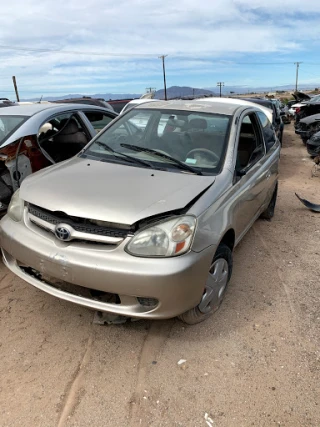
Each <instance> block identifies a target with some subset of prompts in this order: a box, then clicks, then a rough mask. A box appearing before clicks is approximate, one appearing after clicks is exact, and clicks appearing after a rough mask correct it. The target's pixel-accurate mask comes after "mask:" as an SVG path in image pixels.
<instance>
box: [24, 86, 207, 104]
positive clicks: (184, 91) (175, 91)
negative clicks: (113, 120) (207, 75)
mask: <svg viewBox="0 0 320 427" xmlns="http://www.w3.org/2000/svg"><path fill="white" fill-rule="evenodd" d="M192 95H195V96H198V95H215V93H214V92H212V91H211V90H209V89H199V88H192V87H189V86H171V87H169V88H167V98H168V99H172V98H179V97H183V96H192ZM83 96H86V97H88V96H89V97H91V98H102V99H105V100H106V101H109V100H111V99H133V98H140V97H141V96H142V94H141V93H96V94H94V95H83V94H80V93H72V94H71V93H70V94H68V95H61V96H43V98H42V100H43V101H57V100H59V99H61V100H62V99H70V98H82V97H83ZM155 98H156V99H164V89H161V90H158V91H156V93H155ZM39 99H40V98H28V99H23V100H22V101H39Z"/></svg>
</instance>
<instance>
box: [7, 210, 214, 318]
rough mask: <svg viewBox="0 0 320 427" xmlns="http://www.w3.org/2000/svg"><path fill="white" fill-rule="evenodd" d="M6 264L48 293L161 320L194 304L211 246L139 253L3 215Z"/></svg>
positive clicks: (102, 307) (197, 300) (211, 254)
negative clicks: (161, 254) (64, 238)
mask: <svg viewBox="0 0 320 427" xmlns="http://www.w3.org/2000/svg"><path fill="white" fill-rule="evenodd" d="M0 243H1V247H2V254H3V260H4V263H5V265H6V266H7V267H8V268H9V269H10V270H11V271H12V272H13V273H15V274H16V275H17V276H19V277H20V278H22V279H23V280H25V281H26V282H28V283H30V284H31V285H33V286H35V287H36V288H38V289H41V290H43V291H44V292H47V293H48V294H50V295H53V296H55V297H58V298H61V299H64V300H66V301H70V302H73V303H76V304H79V305H82V306H85V307H89V308H91V309H94V310H99V311H104V312H109V313H114V314H118V315H122V316H128V317H133V318H150V319H166V318H171V317H175V316H177V315H179V314H181V313H183V312H184V311H186V310H188V309H190V308H192V307H194V306H196V305H197V304H198V303H199V301H200V300H201V297H202V294H203V288H204V284H205V281H206V278H207V274H208V271H209V267H210V264H211V261H212V257H213V254H214V253H215V249H216V248H215V247H213V246H211V247H209V248H207V249H205V250H203V251H202V252H200V253H195V252H192V251H190V252H189V253H186V254H184V255H181V256H178V257H173V258H162V259H159V258H139V257H133V256H131V255H129V254H128V253H126V252H125V251H124V246H125V245H126V243H127V239H126V240H125V241H124V242H122V243H121V244H120V245H119V246H116V247H113V248H112V249H109V248H108V245H103V244H91V243H83V242H78V243H71V242H68V243H67V242H61V241H59V240H58V239H56V237H55V236H54V235H49V234H48V233H45V232H44V231H41V230H39V231H37V232H35V231H34V230H32V229H30V228H28V227H27V226H26V225H25V224H24V222H23V221H21V222H15V221H13V220H11V219H10V218H9V217H8V215H6V216H5V217H4V218H3V219H2V220H1V222H0Z"/></svg>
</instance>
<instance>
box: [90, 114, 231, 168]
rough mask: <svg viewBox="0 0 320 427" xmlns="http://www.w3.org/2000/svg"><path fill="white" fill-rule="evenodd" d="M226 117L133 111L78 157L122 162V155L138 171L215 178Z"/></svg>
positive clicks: (220, 161) (225, 136) (225, 138)
mask: <svg viewBox="0 0 320 427" xmlns="http://www.w3.org/2000/svg"><path fill="white" fill-rule="evenodd" d="M230 119H231V116H227V115H222V114H208V113H201V112H195V111H181V110H167V109H163V110H161V109H145V110H144V109H134V110H131V111H129V112H128V113H127V114H126V115H125V116H123V117H121V118H120V119H119V120H117V121H116V122H114V123H113V124H112V125H111V126H109V128H108V129H106V130H105V131H104V132H103V133H102V134H101V135H99V136H98V137H97V138H95V139H94V140H93V142H92V143H91V144H90V146H88V147H87V149H86V150H85V151H84V152H83V153H82V156H89V157H91V158H94V159H98V160H102V161H110V162H118V163H124V161H125V160H128V159H125V158H124V155H126V156H130V157H131V158H133V159H137V163H136V164H135V166H138V167H148V166H149V167H151V168H154V169H162V170H172V171H175V172H181V173H191V172H192V171H193V172H194V173H198V174H201V173H203V174H209V175H215V174H217V173H219V172H220V169H221V167H222V164H223V161H224V156H225V152H226V147H227V141H228V136H229V127H230V121H231V120H230ZM110 148H111V149H112V150H113V152H112V151H111V150H110ZM138 160H140V161H144V162H145V165H142V163H141V162H140V163H138ZM126 164H131V165H132V163H126ZM146 165H147V166H146Z"/></svg>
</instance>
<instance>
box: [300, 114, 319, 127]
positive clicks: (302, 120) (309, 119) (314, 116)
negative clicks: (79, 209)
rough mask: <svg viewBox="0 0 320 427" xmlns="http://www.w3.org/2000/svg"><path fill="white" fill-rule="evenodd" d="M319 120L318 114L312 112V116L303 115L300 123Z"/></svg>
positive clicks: (310, 122)
mask: <svg viewBox="0 0 320 427" xmlns="http://www.w3.org/2000/svg"><path fill="white" fill-rule="evenodd" d="M319 121H320V114H313V115H312V116H308V117H305V118H304V119H301V120H300V123H305V124H306V125H310V124H312V123H314V122H319Z"/></svg>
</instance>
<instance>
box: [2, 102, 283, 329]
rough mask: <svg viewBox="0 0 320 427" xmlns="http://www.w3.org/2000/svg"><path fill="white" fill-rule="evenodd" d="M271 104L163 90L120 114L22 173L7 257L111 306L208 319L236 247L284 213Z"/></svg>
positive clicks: (6, 227)
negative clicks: (70, 153) (86, 139)
mask: <svg viewBox="0 0 320 427" xmlns="http://www.w3.org/2000/svg"><path fill="white" fill-rule="evenodd" d="M248 104H249V105H248ZM264 110H265V109H263V108H262V107H259V106H258V105H255V104H252V103H245V105H241V104H240V105H239V101H237V100H235V101H233V100H229V101H228V102H224V101H223V100H222V101H220V102H218V101H217V102H214V101H213V100H212V101H211V102H200V101H158V102H150V103H148V104H145V105H141V106H137V107H135V108H134V109H132V110H130V111H128V112H127V113H125V114H123V115H120V116H119V117H118V118H117V119H116V120H114V121H113V122H112V123H110V124H109V125H108V126H107V127H106V128H105V130H104V131H103V132H102V133H100V134H99V135H97V136H96V137H95V138H94V139H93V140H92V141H91V143H90V144H89V145H88V146H87V147H86V148H85V149H83V150H82V151H81V152H80V154H78V155H77V156H75V157H73V158H72V159H69V160H67V161H65V162H63V163H60V164H57V165H55V166H52V167H50V168H48V169H45V170H43V171H40V172H38V173H36V174H34V175H32V176H30V177H28V178H27V179H25V180H24V181H23V182H22V185H21V188H20V190H18V191H17V192H16V193H15V194H14V196H13V198H12V200H11V203H10V206H9V208H8V213H7V215H6V216H5V217H4V218H3V219H2V220H1V223H0V243H1V247H2V253H3V259H4V262H5V264H6V265H7V267H8V268H9V269H10V270H11V271H12V272H14V273H15V274H17V275H18V276H19V277H20V278H22V279H24V280H25V281H27V282H28V283H30V284H31V285H33V286H35V287H36V288H38V289H41V290H43V291H45V292H47V293H49V294H51V295H53V296H56V297H59V298H61V299H64V300H67V301H70V302H73V303H76V304H80V305H83V306H86V307H89V308H92V309H95V310H98V311H101V312H109V313H113V314H115V315H119V316H126V317H127V318H146V319H147V318H149V319H165V318H171V317H174V316H179V317H180V319H182V320H183V321H184V322H186V323H188V324H194V323H198V322H200V321H202V320H205V319H206V318H208V317H209V316H210V315H211V314H212V313H213V312H215V311H216V310H217V309H218V307H219V306H220V303H221V301H222V299H223V297H224V295H225V292H226V289H227V285H228V282H229V280H230V277H231V273H232V259H233V249H234V248H235V246H236V245H237V244H238V243H239V242H240V240H241V239H242V237H243V236H244V235H245V234H246V232H247V231H248V230H249V229H250V227H251V226H252V224H253V223H254V221H255V220H256V219H257V218H258V217H259V216H262V217H263V218H265V219H269V220H270V219H271V218H272V216H273V214H274V209H275V204H276V198H277V187H278V185H277V180H278V162H279V155H280V143H279V141H278V138H277V137H276V135H275V132H274V130H273V127H272V124H271V123H270V121H269V120H268V117H267V115H266V114H264ZM267 112H268V111H267ZM268 114H269V113H268ZM141 116H142V117H143V118H144V120H145V121H146V125H145V127H144V128H137V127H134V128H133V129H134V132H133V131H132V125H131V123H132V122H135V121H137V120H139V117H141ZM164 121H167V122H169V121H170V125H169V126H163V125H162V124H161V123H163V122H164ZM172 121H177V122H178V123H177V124H178V125H179V126H178V127H173V126H172V123H171V122H172ZM160 124H161V126H160ZM177 129H178V130H177ZM70 177H72V179H70Z"/></svg>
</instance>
